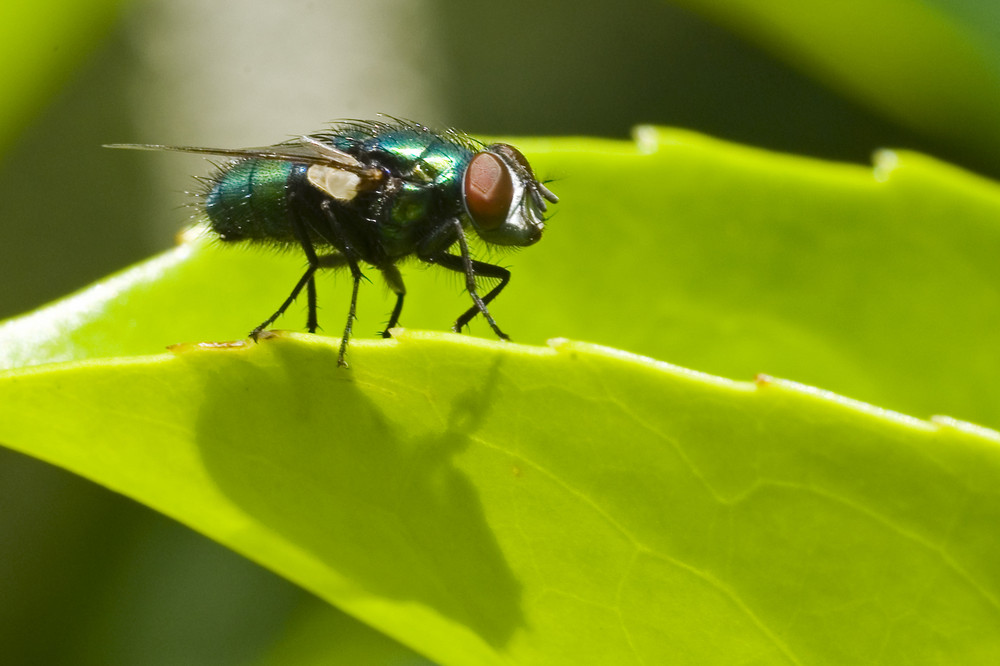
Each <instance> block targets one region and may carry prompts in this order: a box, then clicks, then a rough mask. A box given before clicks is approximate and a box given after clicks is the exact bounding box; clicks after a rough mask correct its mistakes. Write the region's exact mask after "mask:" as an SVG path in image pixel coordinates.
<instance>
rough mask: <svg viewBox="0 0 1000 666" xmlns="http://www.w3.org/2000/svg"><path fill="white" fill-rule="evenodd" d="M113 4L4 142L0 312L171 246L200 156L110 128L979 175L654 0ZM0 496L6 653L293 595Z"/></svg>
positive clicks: (221, 632)
mask: <svg viewBox="0 0 1000 666" xmlns="http://www.w3.org/2000/svg"><path fill="white" fill-rule="evenodd" d="M108 16H109V17H110V18H109V19H108V20H107V21H106V22H104V23H102V24H101V25H99V26H97V27H95V28H93V30H94V37H93V39H92V40H91V41H90V42H88V45H87V47H86V48H84V49H81V50H80V53H81V55H80V57H79V58H78V59H77V60H76V61H74V62H73V63H72V64H71V66H67V68H66V70H65V74H64V75H63V76H62V82H61V83H60V84H59V85H58V86H56V87H55V89H53V90H52V91H51V92H49V93H46V94H44V95H39V97H38V100H37V102H35V103H34V106H33V107H32V110H31V113H29V114H25V115H24V117H23V121H21V122H20V123H19V124H18V126H17V127H16V131H15V132H12V133H10V134H9V139H8V140H7V142H6V145H0V149H3V151H4V152H3V154H2V157H0V191H2V196H0V220H2V225H0V266H2V269H3V270H2V284H3V287H2V288H0V319H2V318H6V317H10V316H13V315H16V314H18V313H21V312H25V311H28V310H30V309H33V308H35V307H37V306H40V305H42V304H44V303H46V302H48V301H50V300H52V299H55V298H58V297H60V296H63V295H66V294H68V293H69V292H71V291H74V290H76V289H79V288H81V287H83V286H85V285H86V284H88V283H89V282H91V281H93V280H96V279H98V278H100V277H102V276H104V275H106V274H108V273H110V272H113V271H116V270H118V269H121V268H124V267H126V266H128V265H129V264H131V263H134V262H136V261H139V260H141V259H144V258H146V257H149V256H150V255H152V254H154V253H156V252H159V251H161V250H164V249H166V248H168V247H170V246H171V245H172V244H173V242H174V241H173V238H174V234H175V233H176V232H177V231H179V230H180V229H181V228H183V227H184V225H185V224H187V222H188V217H187V216H188V212H187V211H185V210H183V209H182V205H183V204H184V202H185V201H186V197H185V195H184V194H183V192H182V191H183V190H184V189H186V188H189V187H191V185H192V182H193V181H191V180H190V178H189V176H190V175H193V174H199V173H203V172H204V170H205V166H204V163H203V161H202V160H201V159H199V158H192V157H189V156H183V155H168V154H144V153H126V152H121V151H112V150H105V149H102V148H101V147H100V146H101V144H104V143H112V142H150V143H174V144H189V145H190V144H194V145H218V146H229V147H238V146H247V145H263V144H268V143H275V142H277V141H280V140H283V139H285V138H287V137H288V136H290V135H295V134H300V133H305V132H309V131H313V130H316V129H319V128H321V127H322V125H323V123H325V122H328V121H330V120H334V119H336V118H342V117H355V118H358V117H360V118H364V117H371V116H373V115H374V114H375V113H378V112H385V113H389V114H392V115H397V116H400V117H406V118H412V119H416V120H420V121H421V122H424V123H426V124H430V125H434V126H444V125H452V126H456V127H459V128H462V129H464V130H467V131H470V132H473V133H483V134H489V135H508V136H509V135H590V136H602V137H612V138H621V139H627V138H628V137H629V133H630V130H631V128H632V127H633V126H634V125H636V124H638V123H656V124H663V125H674V126H680V127H685V128H689V129H693V130H697V131H700V132H704V133H707V134H711V135H714V136H717V137H720V138H724V139H729V140H732V141H737V142H742V143H747V144H751V145H754V146H760V147H765V148H771V149H775V150H780V151H787V152H791V153H797V154H802V155H812V156H817V157H822V158H827V159H834V160H845V161H851V162H857V163H869V162H870V155H871V153H872V152H873V151H874V150H876V149H878V148H882V147H902V148H913V149H918V150H922V151H924V152H928V153H931V154H934V155H936V156H938V157H942V158H944V159H948V160H951V161H955V162H957V163H959V164H964V165H965V166H967V167H970V168H974V169H979V170H981V171H989V167H988V166H981V165H979V164H977V162H976V161H975V159H974V158H973V157H970V156H968V155H963V154H959V153H955V152H951V151H949V150H948V149H946V148H944V147H942V146H939V145H935V144H934V143H933V142H932V141H931V140H929V139H926V138H922V137H920V136H916V135H914V134H912V133H910V132H909V131H907V130H905V129H903V128H902V127H900V126H898V125H896V124H894V123H892V122H891V121H889V120H886V119H884V118H881V117H877V116H876V115H874V114H872V113H870V112H869V111H867V110H866V109H865V108H861V107H860V106H858V105H855V104H853V103H852V102H850V101H846V100H845V99H844V98H843V97H841V96H839V95H838V94H836V93H834V92H831V91H829V90H828V89H826V88H824V87H822V86H820V85H819V84H817V83H815V82H813V81H812V80H810V79H808V78H805V77H804V76H803V75H800V74H799V73H797V72H796V71H793V70H791V69H790V68H789V67H787V66H786V65H784V64H782V63H780V62H778V61H776V60H774V59H772V58H771V57H770V56H769V55H766V54H765V53H763V52H761V51H760V50H758V49H756V48H754V47H752V46H750V45H748V44H746V43H745V42H742V41H740V40H739V38H737V37H735V36H733V35H731V34H729V33H727V32H726V31H725V30H723V29H722V28H720V27H718V26H716V25H713V24H710V23H708V22H706V21H705V20H703V19H701V18H699V17H697V16H695V15H693V14H690V13H688V12H685V11H682V10H679V9H677V8H675V7H672V6H670V5H668V4H666V3H664V2H652V1H645V0H622V2H619V3H599V2H582V3H581V2H579V1H575V2H571V1H569V0H559V1H557V2H549V3H539V2H537V1H532V2H528V1H526V0H511V1H508V2H504V3H496V2H484V1H482V0H472V1H465V2H447V1H446V0H439V1H436V2H435V1H431V0H424V1H422V2H407V3H404V2H402V1H397V2H387V1H376V2H371V1H366V2H363V3H362V2H360V1H359V0H355V1H354V2H345V3H341V2H321V1H320V0H316V1H314V2H306V1H305V0H293V1H285V2H282V3H269V2H241V3H236V2H229V1H213V2H199V1H197V0H177V1H175V2H170V1H169V0H156V1H149V2H140V1H136V2H133V3H126V4H122V5H120V6H119V7H117V8H116V9H115V10H114V11H113V12H110V13H109V14H108ZM2 29H3V30H12V29H13V28H12V27H11V26H10V25H8V26H7V27H5V28H2ZM57 46H58V45H54V46H53V48H57ZM0 507H2V511H0V599H3V600H4V602H3V604H0V646H2V647H0V662H3V663H11V664H14V663H47V664H58V663H73V664H80V663H143V664H158V663H163V664H177V663H184V664H197V663H206V664H209V663H210V664H228V663H247V662H248V661H252V660H254V658H255V657H256V655H258V654H259V653H260V652H261V651H262V650H264V649H265V648H266V646H267V645H268V644H269V643H271V641H272V640H274V637H275V635H276V634H277V633H278V632H280V630H281V627H282V625H283V622H284V621H285V620H284V619H285V618H286V617H288V616H289V614H290V613H292V612H293V611H294V609H296V608H298V607H300V606H301V605H302V604H308V603H310V600H309V598H308V597H307V595H305V594H304V593H302V592H300V591H298V590H297V589H296V588H294V587H293V586H291V585H290V584H288V583H286V582H284V581H283V580H280V579H278V578H277V577H275V576H273V575H272V574H270V573H268V572H266V571H263V570H262V569H259V568H258V567H256V566H255V565H253V564H251V563H249V562H247V561H245V560H243V559H242V558H240V557H237V556H235V555H233V554H231V553H229V552H228V551H226V550H225V549H223V548H221V547H219V546H216V545H215V544H214V543H212V542H209V541H208V540H206V539H204V538H202V537H200V536H198V535H196V534H194V533H192V532H190V531H189V530H187V529H185V528H182V527H180V526H178V525H176V524H174V523H172V522H171V521H169V520H167V519H165V518H163V517H161V516H158V515H156V514H153V513H152V512H150V511H149V510H147V509H145V508H143V507H141V506H138V505H135V504H134V503H132V502H130V501H127V500H123V499H122V498H119V497H118V496H115V495H113V494H111V493H110V492H108V491H106V490H103V489H101V488H98V487H96V486H93V485H92V484H90V483H88V482H85V481H83V480H80V479H78V478H76V477H73V476H71V475H69V474H66V473H64V472H62V471H59V470H57V469H54V468H51V467H49V466H46V465H44V464H42V463H39V462H36V461H33V460H30V459H27V458H24V457H22V456H19V455H18V454H14V453H11V452H9V451H6V450H0Z"/></svg>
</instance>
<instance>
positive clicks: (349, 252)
mask: <svg viewBox="0 0 1000 666" xmlns="http://www.w3.org/2000/svg"><path fill="white" fill-rule="evenodd" d="M321 207H322V208H323V212H324V213H326V219H327V221H329V223H330V232H331V233H332V236H333V237H332V238H331V239H330V240H331V241H332V240H337V241H339V242H336V243H334V245H335V246H338V247H340V248H341V252H342V256H343V259H344V263H346V264H347V265H348V267H349V268H350V269H351V278H352V279H353V280H354V285H353V287H352V289H351V307H350V309H349V310H348V312H347V325H345V326H344V335H343V337H341V338H340V353H339V354H338V355H337V365H339V366H340V367H342V368H346V367H347V361H346V360H345V358H344V357H345V356H346V355H347V341H348V340H350V338H351V332H352V331H353V329H354V320H355V319H356V318H357V314H356V313H357V308H358V287H359V286H360V285H361V280H362V279H363V278H364V277H365V276H364V274H363V273H362V272H361V268H360V267H359V266H358V254H357V252H356V251H355V249H354V248H353V247H352V246H351V244H350V243H349V242H348V241H347V237H346V236H345V235H344V231H343V229H341V227H340V223H339V222H338V221H337V216H336V215H335V214H334V212H333V208H332V207H331V205H330V201H329V200H324V201H323V203H322V204H321Z"/></svg>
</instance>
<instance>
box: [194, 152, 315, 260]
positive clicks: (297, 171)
mask: <svg viewBox="0 0 1000 666" xmlns="http://www.w3.org/2000/svg"><path fill="white" fill-rule="evenodd" d="M305 169H306V167H305V166H303V165H299V164H294V163H291V162H283V161H277V160H264V159H248V160H240V161H238V162H233V163H232V164H230V165H228V166H224V167H223V168H222V169H221V170H220V171H219V172H218V173H217V174H215V176H214V178H212V179H211V180H212V182H211V186H210V187H209V190H208V192H207V193H206V195H205V212H206V213H207V215H208V219H209V222H210V224H211V227H212V230H213V231H214V232H215V233H217V234H218V235H219V238H220V239H222V240H223V241H244V240H245V241H267V242H277V243H293V242H295V236H294V234H293V232H292V228H291V225H290V224H289V217H288V205H289V203H288V200H289V193H290V188H292V187H293V186H294V184H295V182H296V181H297V180H299V179H301V177H302V175H303V174H304V172H305Z"/></svg>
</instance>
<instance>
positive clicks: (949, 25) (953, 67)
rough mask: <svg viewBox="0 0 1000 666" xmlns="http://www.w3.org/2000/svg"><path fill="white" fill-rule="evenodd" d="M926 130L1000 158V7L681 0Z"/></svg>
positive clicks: (965, 0)
mask: <svg viewBox="0 0 1000 666" xmlns="http://www.w3.org/2000/svg"><path fill="white" fill-rule="evenodd" d="M672 2H673V3H674V4H677V5H681V6H683V7H687V8H689V9H691V10H692V11H696V12H699V13H702V14H704V15H706V16H708V17H710V18H712V19H713V20H716V21H718V22H719V23H722V24H724V25H726V26H728V27H730V28H732V29H733V30H734V31H737V32H741V33H743V34H745V35H746V36H747V37H748V38H749V39H751V40H753V41H754V42H756V43H757V44H759V45H760V46H761V48H764V49H767V50H769V51H770V52H772V53H773V54H775V55H777V56H779V57H782V58H783V59H785V60H786V61H787V62H788V63H789V64H790V65H792V66H794V67H797V68H798V69H800V70H802V71H804V72H806V73H809V74H811V75H813V76H814V77H816V78H817V79H819V80H821V81H823V82H825V83H827V84H829V85H831V86H832V87H834V88H837V89H838V90H840V91H841V92H843V93H846V94H848V95H850V96H852V97H854V98H856V99H858V100H860V101H862V102H863V103H865V104H867V105H869V106H870V107H872V108H874V109H876V110H878V111H881V112H882V113H884V114H886V115H888V116H890V117H893V118H895V119H896V120H898V121H900V122H901V123H902V124H904V125H907V126H909V127H910V128H912V129H915V130H917V131H919V132H922V133H925V134H927V135H929V136H933V137H936V138H937V139H938V140H939V141H945V142H948V143H950V144H952V145H955V146H958V147H961V148H962V149H965V150H968V151H969V152H971V153H973V154H975V155H977V156H978V158H979V159H982V160H986V161H987V163H988V164H992V165H993V166H994V167H997V166H1000V162H998V160H997V154H998V152H1000V125H998V124H997V122H996V110H997V108H1000V28H998V27H997V26H1000V9H998V6H997V4H996V3H991V2H981V1H979V0H929V1H928V0H851V1H848V2H836V3H799V2H791V1H789V0H735V1H734V0H672Z"/></svg>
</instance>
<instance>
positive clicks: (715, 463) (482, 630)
mask: <svg viewBox="0 0 1000 666" xmlns="http://www.w3.org/2000/svg"><path fill="white" fill-rule="evenodd" d="M336 347H337V345H336V341H331V340H326V339H323V338H319V337H315V336H300V335H293V336H291V337H290V338H288V339H286V338H280V337H278V338H274V339H270V340H267V341H265V343H264V344H259V345H252V344H249V345H246V346H242V347H236V348H223V349H202V348H197V347H191V348H186V349H184V350H181V351H178V352H177V353H176V355H160V356H155V357H147V358H136V359H131V360H120V361H92V362H83V363H77V364H69V365H65V366H58V367H53V368H49V369H46V370H26V371H22V372H17V373H11V374H10V375H8V376H7V377H6V378H5V381H3V382H0V404H2V405H3V406H4V411H5V417H4V418H3V419H2V420H0V439H2V440H3V441H5V442H11V443H14V445H15V447H16V448H19V449H21V450H24V451H26V452H30V453H31V454H32V455H35V456H38V457H40V458H42V459H45V460H50V461H53V462H55V463H57V464H59V465H62V466H65V467H67V468H68V469H71V470H73V471H75V472H77V473H79V474H82V475H84V476H87V477H88V478H92V479H95V480H97V481H99V482H100V483H102V484H104V485H107V486H108V487H110V488H113V489H115V490H118V491H119V492H123V493H125V494H128V495H130V496H132V497H135V498H136V499H139V500H140V501H142V502H144V503H146V504H148V505H150V506H152V507H154V508H156V509H157V510H159V511H162V512H164V513H166V514H167V515H170V516H173V517H174V518H177V519H178V520H181V521H182V522H184V523H186V524H188V525H191V526H192V527H194V528H195V529H197V530H199V531H202V532H203V533H206V534H209V535H211V536H212V537H213V538H215V539H218V540H219V541H221V542H222V543H224V544H226V545H228V546H230V547H232V548H233V549H235V550H237V551H238V552H241V553H244V554H245V555H247V556H248V557H251V558H253V559H255V560H256V561H258V562H260V563H262V564H264V565H265V566H268V567H269V568H271V569H273V570H275V571H277V572H279V573H281V574H282V575H284V576H286V577H288V578H289V579H290V580H293V581H295V582H297V583H298V584H300V585H302V586H303V587H305V588H306V589H309V590H311V591H313V592H314V593H316V594H317V595H319V596H321V597H322V598H324V599H327V600H328V601H330V602H331V603H335V604H336V605H338V606H340V607H341V608H343V609H345V610H347V611H348V612H349V613H351V614H353V615H355V616H356V617H359V618H361V619H362V620H364V621H366V622H368V623H370V624H372V625H373V626H375V627H378V628H379V629H380V630H382V631H384V632H385V633H387V634H389V635H391V636H394V637H396V638H397V639H399V640H401V641H403V642H404V643H406V644H408V645H410V646H413V647H415V648H416V649H418V650H419V651H420V652H422V653H423V654H426V655H428V656H429V657H431V658H433V659H435V660H436V661H439V662H441V663H443V664H468V663H484V664H485V663H503V662H505V661H507V660H509V661H510V662H513V663H546V664H554V663H581V662H585V661H590V662H593V661H594V660H595V657H596V656H599V661H601V662H602V663H629V662H632V661H634V662H636V663H640V662H642V663H664V662H666V661H672V660H676V659H677V658H678V656H680V658H681V660H682V661H690V662H692V663H727V664H729V663H734V662H735V663H739V662H742V661H749V660H757V661H760V662H766V663H783V662H789V663H824V662H826V663H853V662H856V661H859V660H861V659H864V658H867V657H868V656H870V655H872V654H874V653H878V654H880V655H881V657H882V658H883V659H884V660H887V661H890V662H894V663H922V662H924V663H925V662H927V661H930V660H929V659H928V657H930V656H932V655H935V654H948V655H949V657H950V658H951V659H952V660H954V661H955V662H958V663H986V662H988V661H989V659H988V658H987V657H988V655H993V657H994V658H995V657H996V655H997V654H998V651H1000V633H998V632H997V630H996V627H997V626H998V622H1000V587H998V586H1000V565H998V562H1000V558H998V553H997V552H996V545H995V543H996V540H995V526H996V524H997V520H998V519H1000V497H998V495H1000V491H998V490H997V488H998V486H997V484H996V479H997V478H998V474H1000V448H998V445H1000V437H998V436H997V434H996V433H989V432H986V431H980V432H975V431H973V430H972V429H967V430H962V429H958V428H955V427H953V426H945V425H940V426H932V425H931V424H927V423H923V422H918V421H914V420H911V419H907V418H905V417H902V416H899V415H893V414H887V413H885V412H881V411H879V410H874V409H871V408H866V407H864V406H861V405H854V404H848V403H845V402H844V401H843V400H841V399H836V398H834V397H831V396H826V395H820V394H816V393H815V392H811V391H809V390H806V389H804V388H803V387H799V386H796V385H791V384H786V383H783V382H768V381H765V382H763V383H762V384H761V385H760V386H759V387H758V388H757V389H754V388H753V387H752V386H751V385H747V384H740V383H732V382H728V381H724V380H719V379H714V378H710V377H705V376H699V375H696V374H693V373H690V372H687V371H683V370H680V369H677V368H672V367H670V366H665V365H661V364H655V363H651V362H649V361H644V360H642V359H636V358H629V357H627V356H624V355H622V354H620V353H612V352H609V351H605V350H601V349H596V348H593V347H588V346H586V345H580V344H572V343H562V344H559V345H557V347H556V349H555V350H552V351H546V350H544V349H537V348H531V347H519V346H515V345H502V344H500V343H495V342H485V341H484V342H476V341H475V340H473V339H469V338H457V337H455V336H452V335H446V334H416V333H412V334H404V335H401V336H400V337H399V338H398V339H397V340H395V341H392V342H385V343H383V342H374V343H371V342H367V341H364V342H359V343H358V344H356V345H355V346H354V348H353V350H352V351H353V357H352V359H353V361H354V367H353V369H352V370H349V371H345V370H342V369H338V368H337V365H336ZM53 405H59V406H60V409H59V410H58V412H55V413H54V412H53V409H52V406H53ZM11 415H18V416H19V417H18V418H17V419H13V418H10V416H11Z"/></svg>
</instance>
